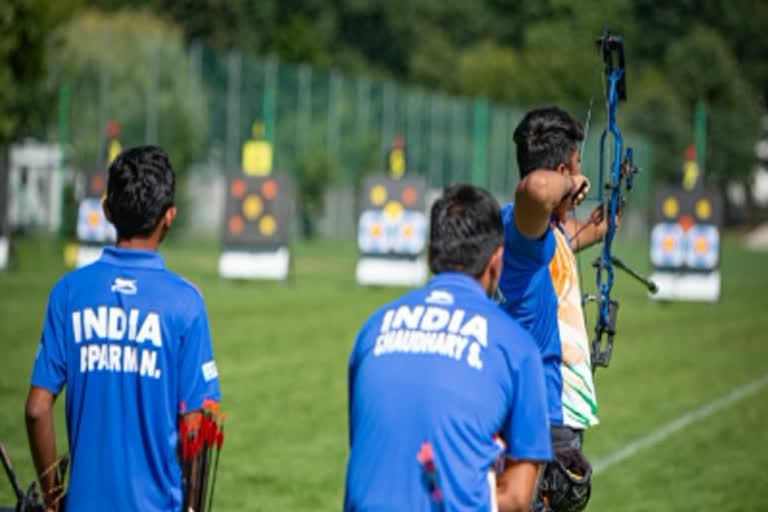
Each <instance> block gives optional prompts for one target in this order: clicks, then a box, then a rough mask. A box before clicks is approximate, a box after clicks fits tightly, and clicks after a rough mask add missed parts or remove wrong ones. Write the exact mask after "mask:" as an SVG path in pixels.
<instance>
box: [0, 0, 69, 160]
mask: <svg viewBox="0 0 768 512" xmlns="http://www.w3.org/2000/svg"><path fill="white" fill-rule="evenodd" d="M79 3H80V2H79V0H60V1H56V2H40V1H37V0H4V1H3V2H0V62H2V64H1V65H0V147H3V146H5V145H6V144H8V143H10V142H11V141H13V140H14V139H16V138H18V137H21V136H25V135H33V134H34V135H40V134H41V133H40V132H41V130H42V126H43V123H44V121H45V119H46V117H48V116H50V114H51V113H52V112H55V98H54V96H53V95H51V94H50V91H49V89H48V88H47V87H46V84H45V67H46V59H47V54H46V50H47V44H48V34H49V33H50V31H51V30H53V29H54V28H55V27H56V26H57V25H59V24H60V23H62V22H63V21H64V20H66V18H67V17H68V16H69V15H70V14H71V13H72V11H73V10H74V9H75V8H76V6H77V5H78V4H79Z"/></svg>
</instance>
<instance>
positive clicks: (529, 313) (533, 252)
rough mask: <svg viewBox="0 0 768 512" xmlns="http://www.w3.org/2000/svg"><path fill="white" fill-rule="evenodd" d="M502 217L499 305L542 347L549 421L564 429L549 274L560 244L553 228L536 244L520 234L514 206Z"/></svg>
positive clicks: (557, 338) (557, 337)
mask: <svg viewBox="0 0 768 512" xmlns="http://www.w3.org/2000/svg"><path fill="white" fill-rule="evenodd" d="M501 217H502V220H503V221H504V264H503V269H502V272H501V280H500V281H499V292H500V295H501V296H500V298H499V299H500V300H499V303H500V304H501V307H502V308H503V309H504V311H506V312H507V313H509V315H510V316H511V317H512V318H514V319H515V320H517V321H518V322H520V325H522V326H523V327H525V328H526V329H528V331H529V332H530V333H531V335H532V336H533V339H534V340H535V341H536V344H537V345H538V346H539V350H540V352H541V358H542V362H543V363H544V375H545V379H546V383H547V403H548V408H549V419H550V421H551V422H552V424H553V425H562V424H563V404H562V389H563V377H562V374H561V371H560V363H561V360H562V346H561V343H560V329H559V327H558V323H557V294H556V293H555V288H554V286H553V285H552V277H551V275H550V273H549V263H550V261H552V257H553V256H554V255H555V249H556V247H557V241H556V240H555V235H554V233H553V232H552V228H551V227H548V228H547V232H546V233H544V235H543V236H542V237H541V238H539V239H537V240H531V239H529V238H526V237H525V236H524V235H523V234H522V233H520V230H519V229H518V228H517V225H516V224H515V210H514V205H513V204H507V205H505V206H504V207H503V208H502V210H501Z"/></svg>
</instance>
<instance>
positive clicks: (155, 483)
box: [32, 247, 219, 512]
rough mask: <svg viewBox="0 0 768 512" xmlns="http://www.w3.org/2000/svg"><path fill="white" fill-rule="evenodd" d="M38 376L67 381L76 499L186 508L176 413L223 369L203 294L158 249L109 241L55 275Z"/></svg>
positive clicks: (71, 504) (54, 388)
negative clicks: (98, 253) (87, 261)
mask: <svg viewBox="0 0 768 512" xmlns="http://www.w3.org/2000/svg"><path fill="white" fill-rule="evenodd" d="M32 385H33V386H39V387H42V388H45V389H47V390H49V391H51V392H52V393H55V394H58V393H59V392H60V391H61V390H62V388H64V386H65V385H66V388H67V390H66V415H67V431H68V438H69V450H70V454H71V457H72V465H71V473H70V480H69V488H68V491H67V502H66V508H67V510H76V511H78V512H80V511H104V510H113V511H137V510H141V511H163V512H165V511H179V510H181V506H182V479H181V470H180V467H179V463H178V460H177V453H178V452H177V444H178V434H177V432H178V417H179V416H178V415H179V412H180V409H181V408H182V407H185V408H186V410H187V411H192V410H195V409H200V408H201V407H202V404H203V400H204V399H206V398H209V399H213V400H218V399H219V380H218V373H217V370H216V363H215V362H214V359H213V352H212V348H211V337H210V332H209V328H208V318H207V313H206V310H205V303H204V301H203V297H202V296H201V295H200V293H199V292H198V291H197V289H196V288H195V287H194V286H192V285H191V284H189V283H188V282H187V281H185V280H184V279H182V278H181V277H179V276H177V275H176V274H173V273H171V272H168V271H167V270H165V266H164V263H163V259H162V257H161V256H160V255H159V254H158V253H156V252H153V251H140V250H129V249H118V248H111V247H110V248H105V249H104V254H103V255H102V257H101V259H100V260H98V261H97V262H95V263H93V264H91V265H88V266H86V267H83V268H82V269H80V270H77V271H75V272H72V273H70V274H68V275H66V276H64V277H63V278H62V279H61V280H60V281H59V282H58V283H57V284H56V285H55V287H54V288H53V291H52V292H51V295H50V298H49V301H48V311H47V314H46V318H45V325H44V328H43V334H42V339H41V342H40V348H39V351H38V355H37V359H36V361H35V366H34V370H33V373H32Z"/></svg>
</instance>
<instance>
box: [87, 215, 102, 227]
mask: <svg viewBox="0 0 768 512" xmlns="http://www.w3.org/2000/svg"><path fill="white" fill-rule="evenodd" d="M100 220H101V215H99V212H91V213H89V214H88V225H89V226H92V227H96V226H98V225H99V221H100Z"/></svg>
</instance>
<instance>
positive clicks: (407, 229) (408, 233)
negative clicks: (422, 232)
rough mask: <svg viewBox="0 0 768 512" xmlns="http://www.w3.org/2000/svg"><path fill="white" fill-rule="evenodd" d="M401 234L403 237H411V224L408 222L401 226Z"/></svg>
mask: <svg viewBox="0 0 768 512" xmlns="http://www.w3.org/2000/svg"><path fill="white" fill-rule="evenodd" d="M403 236H404V237H405V238H411V237H412V236H413V226H411V225H410V224H406V225H405V226H403Z"/></svg>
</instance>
